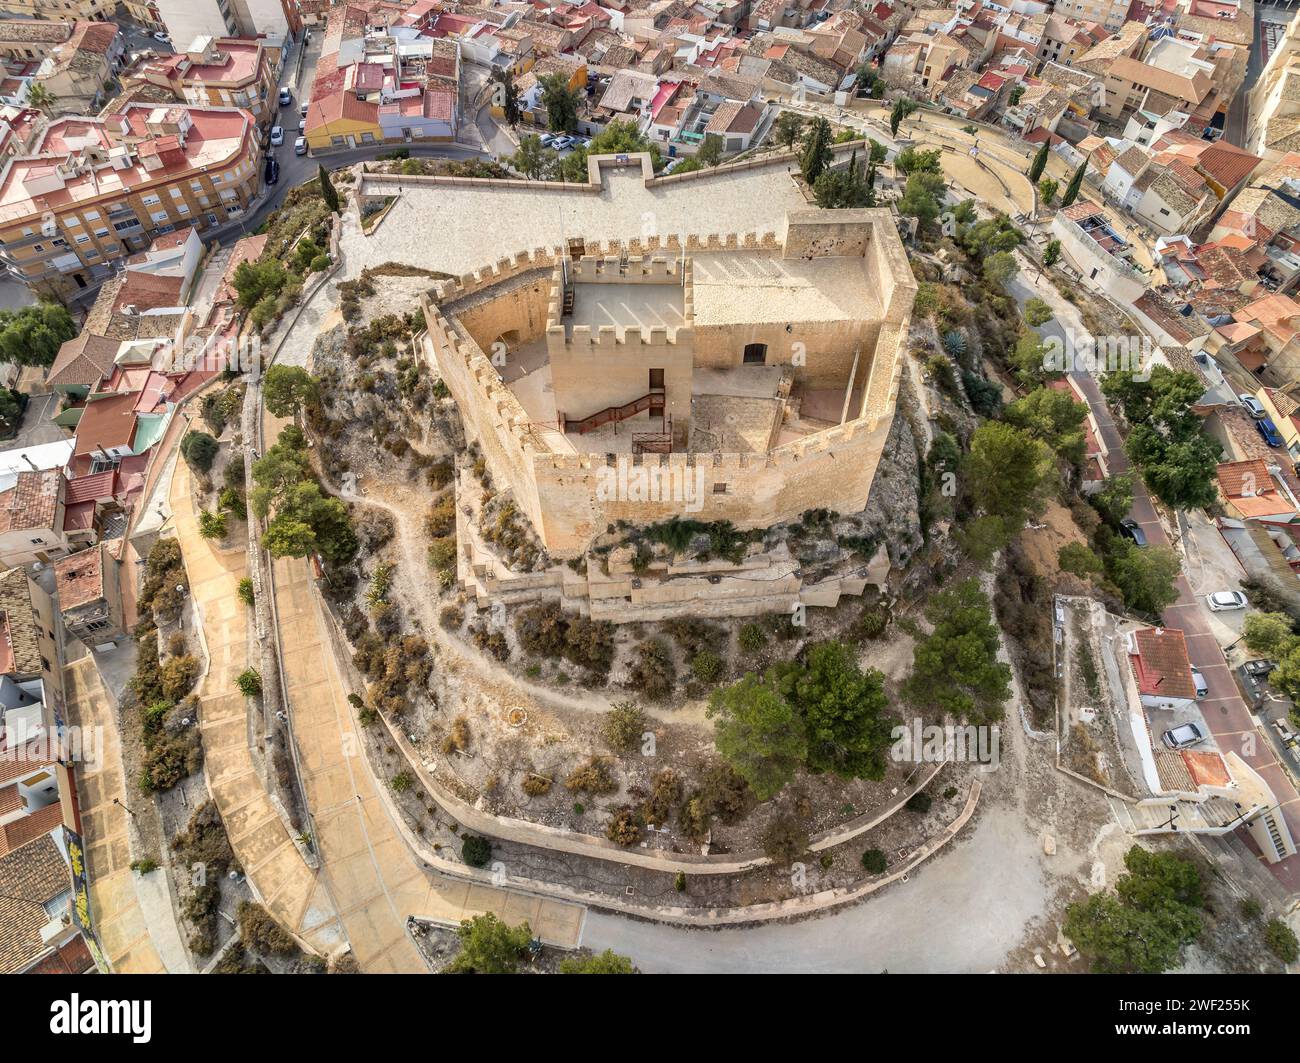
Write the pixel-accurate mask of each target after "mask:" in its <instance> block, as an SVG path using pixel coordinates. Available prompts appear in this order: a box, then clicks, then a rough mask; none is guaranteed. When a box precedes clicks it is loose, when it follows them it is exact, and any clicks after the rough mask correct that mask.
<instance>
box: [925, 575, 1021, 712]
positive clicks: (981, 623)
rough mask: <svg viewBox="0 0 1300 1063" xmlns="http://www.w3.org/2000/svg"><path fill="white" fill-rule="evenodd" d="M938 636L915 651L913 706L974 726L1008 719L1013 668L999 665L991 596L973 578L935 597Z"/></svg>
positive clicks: (930, 608) (931, 609)
mask: <svg viewBox="0 0 1300 1063" xmlns="http://www.w3.org/2000/svg"><path fill="white" fill-rule="evenodd" d="M925 613H926V616H927V617H929V618H930V619H931V620H932V621H933V622H934V631H933V632H932V633H931V634H930V635H928V636H927V637H925V638H924V639H922V640H921V641H920V642H919V643H917V645H916V648H915V649H914V650H913V651H912V674H911V676H909V677H908V679H907V682H906V683H905V684H904V686H903V689H904V692H905V694H906V696H907V697H908V699H909V700H911V701H912V702H914V703H915V704H917V705H920V706H932V707H936V708H938V709H940V710H941V711H943V712H945V713H949V714H951V715H952V716H954V717H956V718H957V719H961V720H966V721H967V722H970V723H976V724H981V723H988V722H991V721H993V720H1000V719H1001V718H1002V709H1003V706H1004V705H1005V704H1006V701H1007V699H1008V698H1009V697H1010V696H1011V667H1010V666H1009V665H1007V664H1004V663H1003V662H1001V661H999V660H998V646H999V639H998V629H997V626H996V625H995V624H994V622H993V609H992V607H991V606H990V604H989V600H988V596H987V595H986V594H985V593H984V592H983V591H982V590H980V586H979V581H978V580H976V579H974V578H971V579H968V580H965V581H963V582H962V583H959V584H957V586H955V587H953V588H952V589H950V590H946V591H940V592H939V593H938V594H936V595H934V596H933V597H932V598H931V599H930V601H929V603H928V604H927V605H926V609H925Z"/></svg>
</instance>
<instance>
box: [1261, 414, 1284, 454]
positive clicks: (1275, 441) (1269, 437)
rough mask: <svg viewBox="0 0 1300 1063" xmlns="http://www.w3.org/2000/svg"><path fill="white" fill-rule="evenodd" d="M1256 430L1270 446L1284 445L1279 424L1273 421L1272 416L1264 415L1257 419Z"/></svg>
mask: <svg viewBox="0 0 1300 1063" xmlns="http://www.w3.org/2000/svg"><path fill="white" fill-rule="evenodd" d="M1255 431H1256V432H1258V433H1259V434H1260V438H1262V439H1263V440H1264V442H1265V443H1267V444H1268V445H1269V446H1270V447H1280V446H1281V445H1282V436H1281V435H1279V434H1278V430H1277V425H1275V424H1274V423H1273V421H1272V418H1269V417H1263V418H1260V420H1258V421H1256V422H1255Z"/></svg>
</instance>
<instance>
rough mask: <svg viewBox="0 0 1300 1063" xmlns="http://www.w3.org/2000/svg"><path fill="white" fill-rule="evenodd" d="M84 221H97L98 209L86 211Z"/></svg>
mask: <svg viewBox="0 0 1300 1063" xmlns="http://www.w3.org/2000/svg"><path fill="white" fill-rule="evenodd" d="M86 221H99V211H97V210H88V211H86Z"/></svg>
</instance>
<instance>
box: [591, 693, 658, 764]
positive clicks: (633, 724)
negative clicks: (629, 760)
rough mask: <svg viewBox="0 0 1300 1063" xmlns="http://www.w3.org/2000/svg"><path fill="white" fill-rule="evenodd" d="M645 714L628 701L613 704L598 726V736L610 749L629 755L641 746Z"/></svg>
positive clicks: (644, 728)
mask: <svg viewBox="0 0 1300 1063" xmlns="http://www.w3.org/2000/svg"><path fill="white" fill-rule="evenodd" d="M646 723H647V720H646V714H645V713H644V712H642V711H641V710H640V709H639V708H637V707H636V706H635V705H633V704H632V702H630V701H618V702H615V703H614V704H613V705H612V706H611V707H610V710H609V712H607V713H605V718H604V719H603V720H602V721H601V724H600V736H601V737H602V738H603V739H604V740H605V741H606V742H607V743H609V746H610V748H611V749H615V750H617V751H618V752H620V753H631V752H632V751H633V750H634V749H636V748H638V747H639V746H640V745H641V740H642V736H643V735H644V734H645V731H646Z"/></svg>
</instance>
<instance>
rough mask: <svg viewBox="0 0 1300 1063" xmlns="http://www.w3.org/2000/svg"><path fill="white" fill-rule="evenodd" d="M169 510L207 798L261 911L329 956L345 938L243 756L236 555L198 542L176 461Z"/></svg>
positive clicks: (239, 559)
mask: <svg viewBox="0 0 1300 1063" xmlns="http://www.w3.org/2000/svg"><path fill="white" fill-rule="evenodd" d="M171 508H172V512H173V514H174V519H175V525H176V532H177V537H178V538H179V539H180V543H181V549H182V552H183V553H184V555H185V570H186V572H187V573H188V575H189V580H190V594H191V595H192V597H193V600H194V605H195V607H196V609H197V610H198V612H199V615H200V616H201V618H202V633H203V638H204V642H205V648H206V651H207V656H208V672H207V674H206V675H205V676H204V679H203V682H202V685H201V686H200V689H199V696H200V698H201V700H202V708H201V710H200V721H201V722H200V726H201V728H202V734H203V751H204V769H203V770H204V774H205V775H206V776H207V780H208V790H209V792H210V793H211V794H212V797H213V800H214V801H216V803H217V807H218V808H219V809H220V811H221V816H222V819H223V820H224V821H225V824H226V832H227V834H228V835H229V836H230V844H231V847H232V848H233V849H234V851H235V855H236V856H237V857H238V858H239V862H240V864H241V865H242V866H243V869H244V873H245V874H246V875H247V876H248V877H249V880H250V881H251V882H252V884H253V887H254V890H255V892H256V893H257V894H258V896H259V897H260V899H261V900H262V903H263V904H265V905H266V907H267V909H268V910H269V911H270V912H271V914H272V915H274V916H275V918H276V919H277V920H279V921H280V922H281V923H282V924H283V925H284V926H286V927H288V928H289V929H290V930H292V931H293V932H294V933H295V934H297V935H298V936H299V937H300V938H302V939H303V940H304V941H306V942H307V943H308V944H309V945H310V946H311V947H312V948H314V949H315V950H316V951H317V952H319V953H321V954H322V955H329V954H331V953H333V952H335V951H337V950H338V949H339V948H340V947H342V946H343V945H344V944H346V940H347V939H346V938H345V936H344V933H343V929H342V926H341V925H340V923H339V920H338V916H337V914H336V913H335V909H334V905H333V903H332V901H331V900H330V897H329V894H328V892H327V890H326V886H325V884H324V883H323V882H321V881H319V877H318V875H317V873H316V872H315V871H314V870H312V868H310V867H309V866H308V865H307V863H306V862H305V861H304V860H303V858H302V855H301V853H299V851H298V848H297V846H296V845H295V844H294V841H293V839H291V838H290V837H289V834H288V831H287V830H286V829H285V827H284V824H283V822H282V821H281V819H280V817H279V816H278V815H277V814H276V811H275V808H274V806H273V805H272V804H271V801H270V798H269V797H268V795H267V793H266V790H265V789H264V788H263V786H262V780H261V777H260V776H259V775H258V773H257V770H256V768H255V767H254V764H253V756H252V752H251V750H250V749H249V743H248V714H247V711H246V707H245V701H244V697H243V696H242V695H241V694H240V693H239V692H238V690H237V689H236V687H235V678H236V677H237V676H238V675H239V674H240V673H241V672H242V671H243V670H244V669H245V668H246V667H248V619H247V609H246V607H245V606H244V604H243V603H242V602H241V601H240V600H239V596H238V587H239V581H240V579H242V578H243V576H244V574H245V568H246V559H245V554H244V552H243V551H242V550H237V551H228V552H218V551H217V550H215V549H214V548H213V546H212V545H211V544H210V543H209V542H208V541H207V540H206V539H204V538H203V537H202V536H200V535H199V532H198V516H197V514H196V512H195V509H194V505H193V503H192V502H191V500H190V471H189V467H188V466H187V465H186V464H185V463H184V462H177V463H176V470H175V473H174V475H173V477H172V488H171Z"/></svg>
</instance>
